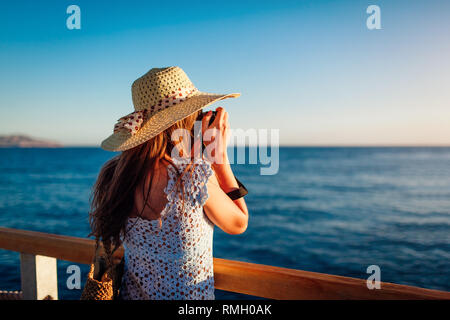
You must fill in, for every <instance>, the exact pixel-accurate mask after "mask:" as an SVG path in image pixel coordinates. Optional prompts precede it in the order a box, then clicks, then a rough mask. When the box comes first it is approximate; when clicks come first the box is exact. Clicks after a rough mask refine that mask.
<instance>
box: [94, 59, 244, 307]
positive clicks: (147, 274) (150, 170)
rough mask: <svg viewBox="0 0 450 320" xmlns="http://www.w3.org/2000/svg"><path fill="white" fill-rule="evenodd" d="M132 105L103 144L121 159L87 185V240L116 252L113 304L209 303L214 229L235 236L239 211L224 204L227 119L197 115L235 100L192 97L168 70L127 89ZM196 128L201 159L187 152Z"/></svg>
mask: <svg viewBox="0 0 450 320" xmlns="http://www.w3.org/2000/svg"><path fill="white" fill-rule="evenodd" d="M132 96H133V103H134V106H135V112H133V113H131V114H129V115H127V116H125V117H122V118H121V119H119V122H118V123H117V124H116V126H115V128H114V133H113V134H112V135H111V136H110V137H108V138H107V139H106V140H105V141H103V143H102V148H104V149H106V150H111V151H122V152H121V153H120V154H119V155H117V156H115V157H114V158H113V159H111V160H110V161H108V162H107V163H106V164H105V165H104V166H103V168H102V169H101V172H100V174H99V177H98V180H97V182H96V185H95V188H94V193H93V198H92V210H91V213H90V221H91V227H92V234H93V235H94V236H95V237H96V238H97V239H101V241H102V242H103V245H104V247H105V250H106V251H107V253H110V252H111V250H112V249H113V248H117V247H119V246H120V245H122V244H123V245H124V248H125V268H124V270H125V271H124V275H123V279H122V285H121V289H120V297H121V298H122V299H214V277H213V276H214V274H213V255H212V239H213V227H214V225H216V226H218V227H219V228H221V229H222V230H223V231H225V232H227V233H229V234H240V233H243V232H244V231H245V230H246V228H247V222H248V211H247V207H246V204H245V200H244V198H242V197H240V198H239V192H238V196H235V195H233V197H230V196H231V195H232V194H233V193H234V194H236V192H237V191H236V190H239V188H240V185H239V184H238V181H237V180H236V178H235V176H234V174H233V172H232V170H231V167H230V165H229V162H228V156H227V150H226V138H227V135H228V113H227V112H226V111H225V109H223V108H217V109H216V111H217V114H216V116H215V118H214V120H213V121H212V123H211V124H210V120H211V117H212V113H211V112H208V113H202V110H201V109H202V108H203V107H205V106H207V105H210V104H212V103H214V102H216V101H218V100H221V99H225V98H230V97H237V96H239V94H228V95H217V94H208V93H203V92H200V91H198V90H197V89H196V88H195V87H194V85H193V84H192V82H191V81H190V80H189V79H188V77H187V76H186V74H185V73H184V72H183V71H182V70H181V69H180V68H178V67H170V68H162V69H152V70H150V71H149V72H148V73H147V74H145V75H144V76H142V77H141V78H139V79H138V80H136V81H135V82H134V83H133V86H132ZM198 119H201V124H202V126H201V132H202V136H205V137H206V136H208V139H207V140H208V141H206V139H205V141H204V144H205V145H206V149H209V150H212V152H211V154H210V155H209V156H208V155H206V157H205V156H198V154H197V156H195V154H194V152H193V150H198V147H199V142H198V141H195V142H193V141H192V139H191V138H193V137H194V134H193V129H194V123H195V122H196V120H198ZM180 132H181V133H182V134H181V135H180ZM186 133H187V135H188V137H187V138H188V139H186ZM207 133H208V134H207ZM211 133H212V134H211ZM194 145H195V146H194ZM192 146H194V147H193V148H192ZM212 156H214V157H212ZM232 198H233V199H234V200H232Z"/></svg>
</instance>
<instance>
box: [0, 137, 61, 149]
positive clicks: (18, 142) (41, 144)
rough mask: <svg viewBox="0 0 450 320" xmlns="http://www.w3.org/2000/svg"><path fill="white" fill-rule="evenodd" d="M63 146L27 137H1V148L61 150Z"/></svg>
mask: <svg viewBox="0 0 450 320" xmlns="http://www.w3.org/2000/svg"><path fill="white" fill-rule="evenodd" d="M62 146H63V145H62V144H60V143H58V142H55V141H48V140H42V139H36V138H32V137H29V136H25V135H9V136H0V148H61V147H62Z"/></svg>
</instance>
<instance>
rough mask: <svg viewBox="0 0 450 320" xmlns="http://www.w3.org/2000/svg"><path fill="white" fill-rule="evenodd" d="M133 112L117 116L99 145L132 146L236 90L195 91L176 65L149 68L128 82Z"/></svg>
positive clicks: (111, 148)
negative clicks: (130, 83) (110, 130)
mask: <svg viewBox="0 0 450 320" xmlns="http://www.w3.org/2000/svg"><path fill="white" fill-rule="evenodd" d="M131 93H132V99H133V104H134V110H135V111H134V112H132V113H129V114H128V115H126V116H123V117H121V118H120V119H119V120H118V122H117V123H116V125H115V126H114V132H113V134H112V135H110V136H109V137H108V138H106V139H105V140H104V141H103V142H102V144H101V147H102V148H103V149H105V150H109V151H124V150H128V149H131V148H134V147H136V146H138V145H140V144H142V143H144V142H146V141H148V140H150V139H151V138H153V137H155V136H157V135H158V134H159V133H161V132H163V131H164V130H165V129H167V128H169V127H170V126H172V125H173V124H174V123H176V122H177V121H179V120H182V119H184V118H186V117H188V116H189V115H191V114H193V113H194V112H196V111H198V110H200V109H202V108H204V107H206V106H208V105H210V104H213V103H214V102H216V101H219V100H223V99H227V98H236V97H239V95H240V94H239V93H230V94H214V93H206V92H201V91H199V90H198V89H197V88H196V87H195V86H194V84H193V83H192V82H191V81H190V80H189V78H188V76H187V75H186V73H185V72H184V71H183V70H182V69H181V68H179V67H167V68H153V69H151V70H150V71H149V72H147V73H146V74H144V75H143V76H142V77H140V78H139V79H137V80H136V81H134V83H133V85H132V86H131Z"/></svg>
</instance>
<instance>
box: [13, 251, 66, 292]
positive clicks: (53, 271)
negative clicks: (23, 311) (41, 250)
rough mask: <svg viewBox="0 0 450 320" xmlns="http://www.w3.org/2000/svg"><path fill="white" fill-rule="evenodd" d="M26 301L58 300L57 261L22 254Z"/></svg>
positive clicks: (21, 265)
mask: <svg viewBox="0 0 450 320" xmlns="http://www.w3.org/2000/svg"><path fill="white" fill-rule="evenodd" d="M20 273H21V280H22V293H23V299H24V300H58V277H57V268H56V259H55V258H51V257H46V256H40V255H33V254H28V253H20Z"/></svg>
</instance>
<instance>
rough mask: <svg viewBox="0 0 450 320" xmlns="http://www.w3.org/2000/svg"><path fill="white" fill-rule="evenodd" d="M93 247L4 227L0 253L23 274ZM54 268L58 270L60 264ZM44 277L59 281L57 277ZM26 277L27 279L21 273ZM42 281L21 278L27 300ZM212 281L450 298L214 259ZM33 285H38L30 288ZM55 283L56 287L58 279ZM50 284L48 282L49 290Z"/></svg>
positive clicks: (265, 290)
mask: <svg viewBox="0 0 450 320" xmlns="http://www.w3.org/2000/svg"><path fill="white" fill-rule="evenodd" d="M94 245H95V244H94V241H93V240H90V239H84V238H77V237H69V236H61V235H55V234H48V233H42V232H35V231H26V230H18V229H9V228H1V227H0V249H5V250H11V251H16V252H20V253H21V256H22V257H21V258H23V259H21V261H22V263H24V261H31V262H27V264H30V263H31V266H30V265H28V266H27V267H24V266H22V270H24V269H26V268H33V267H34V268H35V269H36V268H37V267H36V265H34V266H33V263H34V264H38V262H37V260H36V259H34V260H33V259H32V258H33V257H43V258H47V257H48V259H53V258H54V259H60V260H66V261H71V262H74V263H80V264H89V263H91V261H92V258H93V253H94ZM122 255H123V250H122V251H120V250H118V252H116V254H115V256H116V257H118V258H120V257H121V256H122ZM24 257H26V258H27V259H28V260H27V259H25V258H24ZM43 261H44V262H42V261H41V262H39V264H41V265H45V266H46V264H42V263H50V264H49V265H50V266H51V268H53V265H52V262H51V260H45V259H44V260H43ZM54 264H55V266H56V260H55V263H54ZM48 268H50V267H45V268H44V270H45V271H47V273H48ZM41 272H42V271H41ZM35 273H36V272H35ZM55 273H56V271H55ZM44 276H45V277H52V279H55V278H56V274H55V275H51V274H46V275H44ZM22 277H24V275H23V274H22ZM38 278H39V275H37V276H36V277H34V278H31V279H29V280H27V281H25V282H24V279H22V291H24V298H25V299H26V298H27V297H30V294H31V296H33V297H39V294H35V293H34V292H36V291H37V290H38V289H37V288H38V286H39V285H37V284H36V283H37V282H38V281H39V279H38ZM214 279H215V287H216V288H217V289H221V290H225V291H231V292H237V293H243V294H247V295H252V296H258V297H264V298H269V299H283V300H301V299H308V300H310V299H314V300H316V299H319V300H324V299H325V300H336V299H358V300H367V299H370V300H372V299H384V300H386V299H450V292H446V291H438V290H430V289H424V288H418V287H412V286H406V285H399V284H393V283H385V282H382V283H381V289H373V290H369V289H368V288H367V284H366V280H364V279H356V278H349V277H342V276H335V275H330V274H323V273H317V272H309V271H302V270H294V269H287V268H280V267H274V266H267V265H260V264H254V263H247V262H240V261H232V260H225V259H220V258H214ZM33 281H34V282H35V283H30V282H33ZM52 281H53V282H54V280H52ZM52 281H45V282H46V285H48V283H52ZM42 282H43V281H42V279H41V283H42ZM24 287H27V288H24ZM30 288H31V289H30ZM45 290H51V289H45ZM45 290H43V291H42V293H41V296H42V295H45V294H46V293H45ZM30 292H31V293H30ZM33 294H34V295H33ZM80 294H81V292H80ZM54 295H56V297H54ZM52 297H53V298H54V299H57V293H53V295H52Z"/></svg>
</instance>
